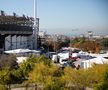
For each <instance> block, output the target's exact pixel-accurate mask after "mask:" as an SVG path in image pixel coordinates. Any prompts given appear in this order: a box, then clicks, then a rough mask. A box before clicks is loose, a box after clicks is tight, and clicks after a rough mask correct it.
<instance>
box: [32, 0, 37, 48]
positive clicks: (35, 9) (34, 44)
mask: <svg viewBox="0 0 108 90" xmlns="http://www.w3.org/2000/svg"><path fill="white" fill-rule="evenodd" d="M33 12H34V31H33V49H35V50H36V49H37V39H38V35H37V34H38V33H37V0H34V10H33Z"/></svg>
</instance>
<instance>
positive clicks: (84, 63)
mask: <svg viewBox="0 0 108 90" xmlns="http://www.w3.org/2000/svg"><path fill="white" fill-rule="evenodd" d="M94 63H95V64H104V63H108V59H105V58H103V57H102V56H99V57H97V58H93V59H89V60H84V61H82V62H81V67H83V68H89V67H91V66H92V65H93V64H94Z"/></svg>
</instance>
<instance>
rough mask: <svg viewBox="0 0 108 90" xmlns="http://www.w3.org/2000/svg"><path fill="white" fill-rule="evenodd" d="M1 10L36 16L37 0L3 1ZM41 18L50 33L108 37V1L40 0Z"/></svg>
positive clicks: (0, 5) (38, 11)
mask: <svg viewBox="0 0 108 90" xmlns="http://www.w3.org/2000/svg"><path fill="white" fill-rule="evenodd" d="M0 10H4V11H5V12H6V14H12V13H13V12H16V13H17V14H18V15H22V14H25V15H27V16H33V0H0ZM37 16H38V17H39V18H40V30H43V31H46V32H47V33H50V34H66V35H79V34H86V33H87V32H88V31H93V33H94V34H96V35H98V34H99V35H107V34H108V0H37Z"/></svg>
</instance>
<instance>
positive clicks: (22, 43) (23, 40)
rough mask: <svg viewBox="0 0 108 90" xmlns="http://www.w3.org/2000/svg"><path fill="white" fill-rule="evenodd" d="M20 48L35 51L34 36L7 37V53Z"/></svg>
mask: <svg viewBox="0 0 108 90" xmlns="http://www.w3.org/2000/svg"><path fill="white" fill-rule="evenodd" d="M19 48H29V49H33V41H32V36H31V35H30V36H20V35H19V36H17V35H14V36H11V35H9V36H7V37H5V51H6V50H11V49H19Z"/></svg>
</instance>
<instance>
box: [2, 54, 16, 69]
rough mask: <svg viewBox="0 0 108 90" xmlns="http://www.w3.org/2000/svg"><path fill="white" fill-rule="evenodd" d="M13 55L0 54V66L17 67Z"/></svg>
mask: <svg viewBox="0 0 108 90" xmlns="http://www.w3.org/2000/svg"><path fill="white" fill-rule="evenodd" d="M16 61H17V59H16V56H15V55H1V56H0V68H3V67H9V68H10V69H14V68H18V63H17V62H16Z"/></svg>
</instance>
